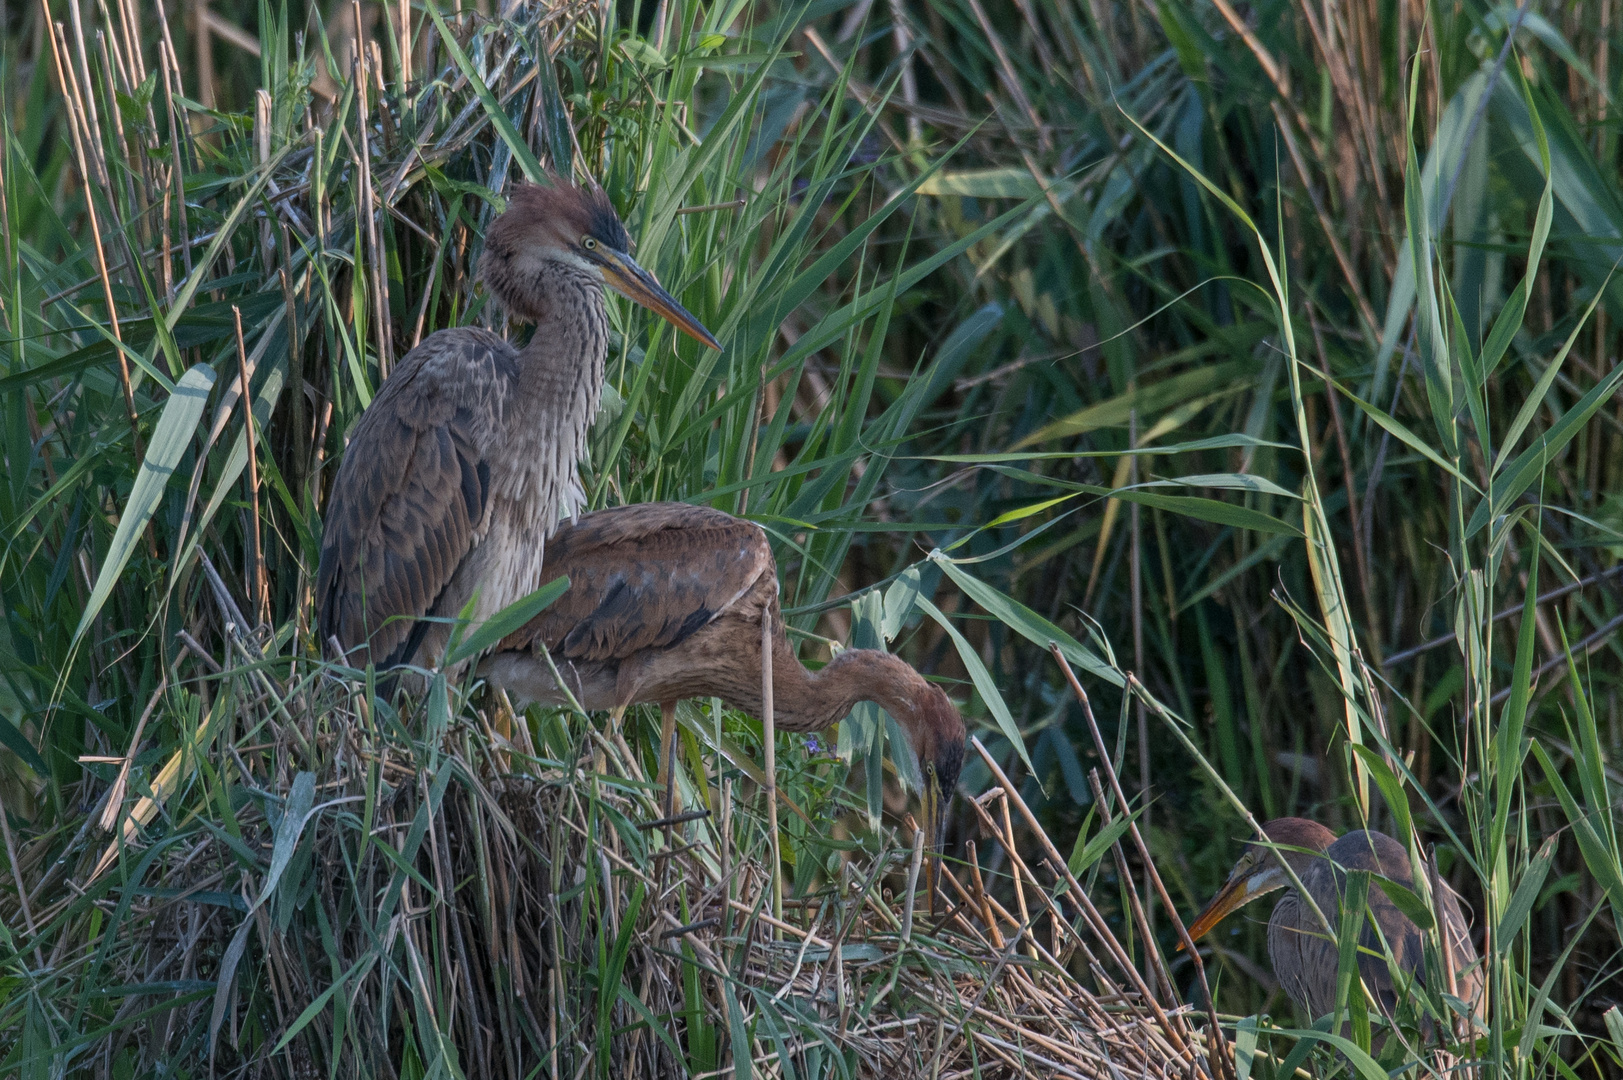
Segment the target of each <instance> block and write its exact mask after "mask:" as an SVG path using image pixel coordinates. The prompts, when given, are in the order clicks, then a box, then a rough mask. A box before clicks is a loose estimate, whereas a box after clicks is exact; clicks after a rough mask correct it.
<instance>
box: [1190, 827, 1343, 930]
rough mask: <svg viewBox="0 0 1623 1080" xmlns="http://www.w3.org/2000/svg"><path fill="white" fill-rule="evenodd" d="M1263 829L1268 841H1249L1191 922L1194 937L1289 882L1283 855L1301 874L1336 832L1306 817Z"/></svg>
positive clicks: (1292, 867)
mask: <svg viewBox="0 0 1623 1080" xmlns="http://www.w3.org/2000/svg"><path fill="white" fill-rule="evenodd" d="M1262 831H1263V835H1264V836H1265V837H1266V838H1267V844H1264V843H1262V842H1260V841H1256V840H1253V841H1251V842H1250V843H1248V844H1246V846H1245V850H1244V851H1242V852H1241V853H1240V859H1239V861H1238V862H1236V863H1235V864H1234V869H1232V870H1230V871H1229V877H1228V881H1226V882H1224V883H1223V887H1222V888H1221V889H1219V890H1218V891H1217V895H1216V896H1214V897H1212V899H1211V902H1210V903H1208V904H1207V905H1206V906H1205V907H1204V908H1202V909H1201V912H1200V914H1199V915H1197V916H1195V921H1194V922H1192V923H1190V924H1189V939H1190V940H1191V941H1198V940H1200V938H1202V937H1203V936H1205V935H1206V934H1207V933H1208V932H1210V931H1211V929H1212V928H1213V927H1215V926H1216V925H1217V924H1218V923H1219V922H1221V921H1222V920H1223V917H1224V916H1225V915H1227V914H1228V913H1229V912H1231V911H1234V910H1236V909H1238V908H1242V907H1244V906H1245V905H1247V904H1249V903H1251V901H1253V900H1255V899H1257V898H1258V897H1259V896H1264V895H1266V894H1268V893H1271V892H1273V891H1274V890H1275V889H1282V888H1285V887H1286V886H1288V885H1290V883H1291V879H1290V875H1289V874H1287V873H1285V870H1284V867H1282V866H1281V865H1280V862H1279V860H1280V857H1281V856H1283V857H1284V859H1285V861H1286V862H1288V863H1290V865H1291V869H1292V870H1294V871H1296V875H1297V876H1298V877H1300V876H1301V875H1302V874H1303V873H1304V872H1305V871H1306V870H1307V867H1308V863H1309V862H1310V861H1311V860H1312V859H1313V858H1314V853H1315V852H1323V851H1324V850H1325V849H1327V848H1328V847H1329V846H1330V844H1331V842H1332V841H1334V840H1335V838H1336V834H1335V833H1333V832H1331V831H1330V830H1329V829H1327V828H1325V827H1324V826H1323V825H1320V824H1319V823H1318V822H1316V821H1308V820H1307V819H1306V818H1275V819H1274V820H1272V821H1270V822H1267V823H1266V824H1264V825H1263V827H1262ZM1270 845H1271V846H1270ZM1179 948H1180V949H1181V948H1183V946H1182V945H1179Z"/></svg>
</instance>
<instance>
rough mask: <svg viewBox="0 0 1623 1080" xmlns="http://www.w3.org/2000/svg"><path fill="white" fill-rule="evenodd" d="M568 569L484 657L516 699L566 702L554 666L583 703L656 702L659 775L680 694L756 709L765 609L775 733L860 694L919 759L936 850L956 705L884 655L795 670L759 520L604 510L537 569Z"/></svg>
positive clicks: (566, 532)
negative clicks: (556, 588)
mask: <svg viewBox="0 0 1623 1080" xmlns="http://www.w3.org/2000/svg"><path fill="white" fill-rule="evenodd" d="M565 576H567V577H568V578H569V589H568V590H567V591H566V592H565V593H564V594H563V595H562V596H561V597H559V598H558V599H557V600H555V601H554V602H553V603H552V605H551V606H550V607H548V608H547V609H546V610H544V611H542V612H541V613H540V614H539V615H537V616H536V617H535V618H534V619H532V620H531V621H530V622H529V623H527V624H526V625H525V626H524V627H523V628H522V629H521V630H519V631H518V632H516V633H514V634H512V635H510V636H509V637H507V638H506V639H504V640H503V641H502V642H501V643H500V645H498V646H497V648H496V650H495V651H494V652H492V654H491V655H490V656H489V657H488V658H487V659H486V660H485V661H484V663H483V664H482V665H481V667H480V674H482V675H484V676H485V677H486V678H487V679H488V680H489V681H490V682H491V683H493V684H495V685H497V686H500V687H502V688H503V689H505V690H506V691H507V692H508V693H509V694H510V695H512V696H514V697H515V698H517V699H519V700H521V701H541V702H548V703H552V704H562V703H564V701H565V700H566V698H565V695H564V693H563V691H562V690H561V689H560V688H559V686H558V685H557V683H556V682H554V680H553V677H552V667H556V668H557V670H558V674H559V676H560V677H561V678H562V679H563V681H564V683H565V685H566V686H567V687H568V689H569V691H570V692H571V693H572V694H573V695H574V697H575V700H576V701H577V702H578V703H579V704H580V705H581V707H583V708H586V709H607V710H616V709H624V708H625V707H626V706H628V705H632V704H636V703H657V704H658V705H659V706H660V709H661V711H662V713H663V717H664V731H663V734H662V739H661V750H660V761H661V763H662V764H661V766H660V771H661V772H662V773H666V775H667V783H668V782H669V777H668V772H667V769H668V762H669V755H670V752H671V746H672V740H673V737H674V734H675V725H676V702H678V701H680V700H681V699H683V698H694V697H719V698H721V699H722V701H724V702H726V703H727V704H728V705H729V706H731V707H733V708H735V709H739V710H742V711H743V712H746V713H749V714H750V715H752V716H757V717H758V716H760V715H761V712H762V700H761V686H762V679H761V619H762V616H763V614H766V615H769V616H770V617H771V620H772V622H771V632H772V697H773V718H774V721H775V723H776V725H777V728H778V729H779V730H780V731H798V732H805V731H821V730H823V729H824V728H827V727H830V726H831V725H833V724H834V723H836V722H837V721H839V720H841V719H843V718H844V717H845V716H846V715H847V714H848V713H849V712H850V711H851V707H852V706H853V705H855V704H856V703H857V702H859V701H872V702H875V703H876V704H878V705H879V706H880V707H881V708H883V709H884V710H885V711H886V712H888V713H890V715H891V716H892V717H893V718H894V719H895V720H896V722H897V724H899V725H900V726H901V728H902V730H903V731H905V732H906V733H907V737H908V741H909V743H910V744H911V746H912V750H913V753H914V754H915V755H916V756H917V757H918V762H919V769H920V772H921V774H922V775H923V777H924V791H923V792H922V793H921V801H922V804H923V805H922V811H923V816H924V819H925V822H926V828H927V829H929V830H930V832H929V835H930V838H931V842H932V843H934V844H937V845H939V843H940V840H941V833H942V824H943V815H944V812H945V809H946V803H947V802H948V801H950V800H951V798H952V793H953V790H954V789H955V788H956V787H957V784H958V774H959V771H960V769H961V768H962V766H963V761H964V739H965V730H964V722H963V719H962V718H961V717H960V716H959V715H958V710H957V709H956V708H955V707H954V706H953V704H952V702H951V701H950V700H948V698H947V695H946V694H945V693H943V692H942V690H941V688H940V687H938V686H935V685H933V684H931V683H930V682H928V681H926V680H925V678H924V676H922V675H920V674H919V673H918V672H917V671H915V670H914V669H913V668H912V667H911V666H910V665H909V664H908V663H907V662H906V661H904V660H901V659H900V658H898V657H896V656H892V655H891V654H890V653H887V652H884V651H882V650H878V649H846V650H845V651H843V652H841V653H840V654H839V655H838V656H836V657H834V659H833V660H832V661H831V662H830V663H829V664H828V665H827V666H825V667H824V668H822V670H820V671H808V670H807V669H806V668H805V667H803V666H802V665H801V663H800V661H799V660H798V659H796V657H795V654H794V652H793V651H792V650H791V649H790V648H789V643H788V640H787V639H786V638H785V636H784V633H783V618H782V614H781V612H780V611H779V608H778V570H777V565H776V563H775V562H774V561H773V558H772V549H771V547H770V546H769V545H768V544H767V540H766V534H765V533H764V532H763V531H762V530H761V528H760V526H758V525H755V524H753V523H752V522H748V521H743V520H741V519H739V518H736V517H733V516H732V515H731V514H725V513H722V512H721V511H719V510H711V509H709V508H707V507H702V506H690V505H688V504H686V503H644V504H641V505H635V506H621V507H617V508H614V509H611V510H599V511H596V512H594V513H590V514H585V515H582V516H581V518H580V519H579V520H578V521H576V522H574V523H571V524H566V525H563V526H560V528H559V529H558V531H557V532H556V533H554V534H553V536H552V539H551V540H550V541H548V545H547V563H546V568H545V570H544V571H543V572H542V577H543V578H544V579H545V580H546V581H552V580H556V579H557V578H560V577H565ZM543 650H544V651H545V652H548V653H550V654H551V657H552V665H551V666H549V665H548V663H547V659H546V656H544V655H543Z"/></svg>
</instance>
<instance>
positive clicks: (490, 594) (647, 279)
mask: <svg viewBox="0 0 1623 1080" xmlns="http://www.w3.org/2000/svg"><path fill="white" fill-rule="evenodd" d="M630 248H631V241H630V237H629V236H627V234H626V230H625V226H624V225H622V224H621V223H620V219H619V218H618V217H617V216H616V215H615V212H614V208H613V206H611V205H610V203H609V200H608V196H607V195H605V194H604V193H603V192H602V191H601V190H597V189H589V188H577V187H574V186H572V185H569V184H566V183H563V182H561V181H560V182H556V183H555V184H554V185H553V186H551V187H541V186H537V185H531V184H523V185H520V186H518V187H517V188H515V189H514V190H513V192H512V195H511V198H510V199H509V201H508V205H507V209H506V211H505V212H504V213H503V214H502V215H501V216H500V217H498V218H497V219H496V220H495V221H494V222H493V223H492V224H491V226H490V229H489V232H488V234H487V235H486V237H485V248H484V255H483V257H482V258H481V260H480V263H479V274H480V277H481V278H482V279H483V281H484V283H485V286H486V288H488V289H489V290H490V293H491V295H492V296H493V297H494V298H495V299H496V300H497V301H498V302H499V303H500V304H501V305H502V306H503V307H504V308H506V309H507V311H508V312H509V313H510V314H511V315H512V316H513V317H514V318H515V319H518V320H522V321H525V322H529V323H533V324H534V326H535V332H534V334H533V335H532V336H531V338H530V340H529V343H528V344H527V345H525V346H524V347H523V348H522V349H519V348H514V347H513V346H512V345H511V344H509V343H508V342H506V341H504V340H503V339H501V338H500V337H497V336H496V335H495V334H492V333H490V332H489V331H486V330H481V329H478V328H475V327H461V328H457V329H453V330H441V331H439V332H438V333H435V334H433V335H431V336H429V337H428V338H427V339H426V340H425V341H423V343H422V344H421V345H419V346H417V347H416V348H415V349H413V350H411V352H409V353H407V354H406V355H405V357H403V358H402V359H401V361H400V364H399V366H398V367H397V368H396V369H395V370H394V372H393V373H392V374H391V375H390V376H389V378H388V379H387V380H385V382H384V384H383V387H382V388H381V389H380V390H379V391H378V393H377V396H376V397H375V398H373V399H372V403H371V404H370V405H369V406H368V407H367V409H366V411H365V412H364V413H363V414H362V415H361V418H360V420H359V421H358V422H357V423H356V425H355V428H354V430H353V431H352V432H351V434H350V437H349V445H348V448H347V449H346V450H345V452H344V460H343V464H342V465H340V466H339V469H338V476H337V478H336V479H335V480H334V482H333V487H332V494H331V496H330V497H329V499H328V502H327V507H326V521H325V526H324V530H323V532H322V537H321V564H320V568H319V569H318V570H317V572H316V604H317V629H318V631H319V633H320V638H321V643H322V645H323V646H326V645H327V643H328V641H329V640H336V641H337V643H338V646H339V648H340V649H342V650H343V652H344V654H345V656H346V657H347V659H348V662H349V663H351V664H356V665H357V666H364V665H365V664H367V663H368V662H371V663H375V664H376V665H377V667H378V668H379V669H383V668H388V667H394V666H396V665H400V664H409V663H418V664H421V665H424V666H428V665H431V664H434V663H436V662H437V661H438V659H439V656H440V653H441V652H442V651H443V649H444V646H445V643H446V641H447V639H448V637H449V627H448V626H447V622H448V620H451V619H454V618H456V617H457V615H458V614H459V613H460V612H461V611H462V610H463V608H464V607H465V606H466V605H467V603H468V601H469V600H470V599H472V598H474V597H475V595H477V597H478V600H477V602H476V604H475V606H474V610H473V621H474V623H475V625H477V624H478V623H480V622H483V621H484V620H485V619H487V618H489V617H490V616H491V615H492V614H494V613H495V612H497V611H499V610H501V609H502V608H504V607H506V606H507V605H508V604H511V603H513V602H514V601H516V600H519V599H521V598H522V597H524V596H526V595H527V594H529V593H530V592H533V591H534V590H535V589H536V588H538V587H539V586H540V585H541V565H542V550H543V546H544V545H543V541H544V540H545V538H546V537H547V536H548V535H549V534H550V533H551V532H552V531H553V529H554V528H555V527H556V525H557V523H558V520H559V518H560V516H564V517H567V516H570V515H572V514H573V513H575V512H576V510H577V509H578V508H579V506H580V503H581V501H582V497H581V491H580V483H579V479H578V477H577V475H576V463H577V461H578V460H579V458H580V456H581V454H582V452H583V451H584V449H585V446H586V434H587V431H588V430H589V429H590V427H591V424H592V420H593V418H594V417H595V416H596V414H597V409H598V403H599V401H600V400H601V398H602V392H603V364H604V360H605V358H606V356H607V353H608V347H609V318H608V311H607V308H606V307H605V305H604V298H603V289H604V286H608V287H610V288H613V289H615V290H616V291H618V292H620V293H622V294H624V295H625V296H627V297H629V298H630V299H632V300H634V301H636V302H637V303H639V304H641V305H643V306H644V307H647V308H649V309H650V310H652V311H654V312H657V313H658V314H660V315H661V316H663V317H664V318H666V319H668V320H669V321H670V322H671V323H672V324H674V325H675V326H676V327H677V328H678V329H680V330H682V331H684V332H685V333H687V334H688V335H689V336H691V337H693V338H696V339H697V340H699V341H700V342H702V343H704V344H705V345H708V346H709V347H710V348H713V349H719V348H720V347H721V346H720V345H719V344H718V343H717V341H716V339H715V338H714V337H713V336H712V335H711V334H710V332H709V331H708V330H706V329H705V328H704V327H703V326H702V325H701V324H700V323H699V321H698V320H697V319H696V318H694V316H693V315H691V314H690V313H689V312H688V311H687V310H686V309H685V308H683V307H682V305H681V304H679V303H677V302H676V300H675V299H673V298H672V297H671V295H670V294H669V293H668V292H666V291H665V290H664V289H663V288H661V287H660V285H659V282H657V281H655V280H654V277H653V275H652V274H650V273H649V272H648V271H646V270H644V269H643V268H642V267H640V266H638V265H637V263H636V261H635V260H634V259H632V257H631V255H630Z"/></svg>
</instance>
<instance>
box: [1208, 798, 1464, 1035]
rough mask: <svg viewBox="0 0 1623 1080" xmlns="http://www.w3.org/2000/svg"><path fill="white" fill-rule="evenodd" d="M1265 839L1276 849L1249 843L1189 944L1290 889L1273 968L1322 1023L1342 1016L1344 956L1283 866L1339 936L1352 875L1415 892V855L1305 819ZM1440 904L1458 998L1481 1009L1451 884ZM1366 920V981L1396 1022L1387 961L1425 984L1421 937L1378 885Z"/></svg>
mask: <svg viewBox="0 0 1623 1080" xmlns="http://www.w3.org/2000/svg"><path fill="white" fill-rule="evenodd" d="M1262 830H1263V832H1264V833H1265V834H1266V835H1267V838H1268V842H1269V843H1271V844H1274V845H1277V847H1278V849H1277V850H1275V849H1271V848H1268V847H1264V846H1263V845H1262V844H1260V843H1257V842H1255V841H1253V842H1251V843H1248V844H1246V846H1245V851H1244V852H1243V853H1242V854H1241V855H1240V860H1239V862H1237V863H1235V864H1234V869H1233V870H1231V871H1230V872H1229V878H1228V881H1227V883H1225V884H1224V886H1223V888H1222V889H1220V890H1219V891H1218V893H1217V895H1216V896H1214V897H1213V898H1212V900H1211V903H1209V904H1207V905H1206V907H1205V908H1204V909H1203V910H1202V911H1201V913H1200V914H1199V915H1197V916H1196V917H1195V921H1194V922H1193V923H1192V924H1191V925H1190V927H1189V937H1190V939H1191V940H1195V939H1199V938H1200V937H1201V936H1203V935H1204V934H1206V933H1207V932H1208V931H1210V930H1211V929H1212V928H1213V927H1214V926H1216V925H1217V924H1218V922H1219V921H1221V920H1222V918H1223V916H1225V915H1227V914H1228V913H1229V912H1231V911H1233V910H1235V909H1236V908H1240V907H1244V906H1245V905H1246V904H1249V903H1251V902H1252V901H1253V900H1255V899H1257V898H1258V897H1260V896H1263V895H1264V894H1266V893H1271V892H1273V891H1274V890H1276V889H1288V890H1289V891H1288V892H1286V893H1285V895H1284V896H1283V897H1281V898H1280V900H1279V903H1277V904H1275V905H1274V913H1273V915H1272V917H1270V918H1269V920H1268V959H1269V961H1270V962H1271V963H1272V964H1273V968H1274V975H1275V976H1276V977H1277V978H1278V979H1279V984H1280V986H1281V987H1282V988H1283V989H1284V991H1285V993H1286V995H1287V996H1289V997H1290V999H1291V1000H1292V1001H1294V1002H1296V1004H1297V1005H1299V1006H1301V1007H1302V1008H1303V1009H1305V1010H1306V1011H1307V1012H1308V1013H1309V1014H1310V1015H1311V1016H1312V1017H1313V1018H1314V1019H1317V1018H1318V1017H1321V1016H1323V1015H1325V1014H1326V1013H1328V1012H1330V1011H1331V1010H1332V1009H1334V1008H1335V1007H1336V974H1337V968H1338V966H1339V949H1338V947H1337V944H1336V942H1335V940H1334V939H1333V938H1331V937H1330V935H1328V934H1326V932H1325V927H1324V924H1323V923H1322V922H1320V921H1319V916H1318V915H1317V914H1315V913H1314V911H1313V908H1312V906H1311V905H1309V904H1305V903H1303V902H1302V898H1301V896H1300V895H1299V894H1298V893H1297V891H1296V889H1295V888H1294V887H1293V886H1292V884H1291V879H1290V877H1289V875H1287V874H1286V873H1285V871H1284V869H1283V868H1282V867H1281V866H1280V863H1279V860H1280V859H1281V858H1283V859H1284V860H1285V862H1286V863H1288V864H1289V866H1290V868H1291V869H1292V870H1293V871H1295V873H1296V876H1297V878H1298V879H1300V881H1301V882H1302V887H1303V888H1304V889H1306V890H1307V893H1308V895H1309V896H1311V897H1312V898H1313V901H1314V903H1316V904H1317V905H1318V907H1319V911H1321V912H1323V914H1324V917H1325V918H1326V919H1328V920H1329V921H1330V927H1331V929H1332V930H1338V929H1339V927H1340V921H1341V897H1342V894H1343V892H1344V891H1345V889H1346V881H1347V873H1348V872H1349V871H1353V870H1364V871H1368V872H1369V873H1372V874H1378V875H1380V876H1382V877H1385V878H1387V879H1389V880H1391V881H1394V882H1396V883H1397V884H1399V885H1402V886H1403V887H1404V888H1406V889H1411V890H1412V889H1413V888H1414V875H1413V873H1412V872H1411V870H1410V867H1409V853H1408V851H1407V850H1405V848H1404V846H1403V845H1402V844H1400V843H1398V842H1397V841H1396V840H1394V839H1392V838H1391V837H1390V836H1387V835H1386V834H1385V833H1378V832H1366V831H1359V832H1350V833H1348V834H1347V835H1345V836H1343V837H1341V838H1340V839H1337V837H1336V834H1335V833H1333V832H1331V831H1330V830H1329V829H1327V828H1325V827H1324V826H1323V825H1320V824H1319V823H1318V822H1316V821H1308V820H1306V819H1305V818H1276V819H1274V820H1273V821H1270V822H1268V823H1267V824H1265V825H1263V827H1262ZM1436 899H1437V907H1438V908H1439V909H1440V910H1441V913H1442V916H1443V926H1444V931H1445V940H1446V942H1447V945H1448V956H1447V957H1446V962H1447V963H1448V965H1449V966H1450V967H1451V968H1452V971H1453V973H1454V980H1455V990H1456V996H1457V997H1459V998H1460V999H1461V1000H1462V1001H1464V1002H1465V1003H1466V1004H1467V1005H1468V1006H1471V1007H1472V1008H1475V1007H1476V1004H1477V1001H1478V999H1479V998H1480V997H1481V994H1482V968H1481V965H1480V964H1478V963H1477V954H1476V948H1475V947H1474V946H1473V945H1472V944H1471V936H1470V927H1469V926H1468V924H1467V923H1466V921H1465V914H1464V912H1463V911H1462V910H1461V909H1460V901H1459V897H1458V895H1456V894H1455V892H1454V891H1453V890H1452V889H1450V888H1449V887H1448V886H1447V885H1446V884H1443V885H1442V887H1441V888H1440V889H1438V890H1437V897H1436ZM1367 914H1368V920H1367V921H1366V922H1365V924H1364V928H1363V931H1362V933H1361V935H1360V937H1359V951H1358V974H1359V976H1360V977H1361V978H1362V979H1363V982H1364V985H1365V986H1367V987H1368V988H1369V990H1370V993H1371V994H1373V995H1374V997H1375V1001H1376V1003H1377V1005H1378V1006H1379V1007H1380V1009H1381V1011H1382V1012H1383V1013H1385V1014H1386V1015H1387V1016H1388V1017H1391V1016H1393V1015H1394V1013H1395V1012H1396V1008H1397V995H1398V990H1397V988H1396V987H1395V986H1394V985H1393V979H1392V970H1391V968H1390V967H1389V966H1388V964H1387V959H1386V958H1387V956H1388V955H1390V957H1391V960H1392V963H1393V964H1394V965H1395V966H1396V967H1397V968H1398V970H1400V971H1403V972H1404V973H1405V974H1407V975H1409V976H1412V977H1414V978H1416V979H1418V980H1420V981H1421V982H1424V980H1425V973H1424V958H1423V935H1422V931H1421V929H1420V927H1419V926H1417V925H1415V923H1414V921H1413V920H1411V919H1410V918H1409V917H1408V916H1407V915H1405V914H1403V912H1401V911H1399V910H1398V908H1397V905H1395V904H1393V903H1392V901H1391V900H1390V899H1389V898H1388V897H1387V895H1386V894H1385V893H1384V892H1382V891H1381V889H1380V887H1379V886H1378V885H1374V884H1372V885H1371V887H1370V889H1369V898H1368V904H1367ZM1371 924H1373V925H1371ZM1377 931H1379V936H1377ZM1383 942H1384V945H1383Z"/></svg>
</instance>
